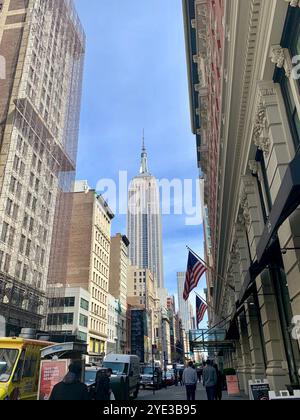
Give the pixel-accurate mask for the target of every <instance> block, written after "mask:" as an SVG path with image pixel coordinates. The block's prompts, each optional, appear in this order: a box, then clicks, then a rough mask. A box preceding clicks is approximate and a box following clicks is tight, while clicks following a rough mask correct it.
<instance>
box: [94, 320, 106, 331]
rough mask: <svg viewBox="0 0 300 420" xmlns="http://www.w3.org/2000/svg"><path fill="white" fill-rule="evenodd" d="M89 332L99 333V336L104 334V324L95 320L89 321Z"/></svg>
mask: <svg viewBox="0 0 300 420" xmlns="http://www.w3.org/2000/svg"><path fill="white" fill-rule="evenodd" d="M91 330H92V331H97V332H98V333H101V334H106V331H107V328H106V324H104V323H103V322H100V321H97V320H95V319H91Z"/></svg>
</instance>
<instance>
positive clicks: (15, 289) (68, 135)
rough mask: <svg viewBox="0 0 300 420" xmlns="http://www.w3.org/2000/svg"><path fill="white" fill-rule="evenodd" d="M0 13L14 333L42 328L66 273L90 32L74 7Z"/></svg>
mask: <svg viewBox="0 0 300 420" xmlns="http://www.w3.org/2000/svg"><path fill="white" fill-rule="evenodd" d="M0 6H1V7H0V57H2V58H4V61H5V70H6V71H5V73H6V77H5V78H4V79H3V78H2V77H1V78H0V92H1V95H0V314H1V315H3V316H4V317H5V318H6V322H7V326H8V331H7V333H18V332H19V330H20V328H22V327H33V328H35V327H37V328H39V327H40V325H41V321H42V318H43V315H44V309H45V292H46V283H47V279H48V273H49V276H50V277H51V276H52V277H56V276H55V275H56V273H58V272H61V271H62V268H63V267H65V264H64V262H63V256H64V254H63V253H62V252H61V250H62V247H63V246H64V244H65V239H64V238H65V237H66V235H65V233H66V230H67V227H68V219H69V215H70V213H69V210H70V205H69V204H70V202H69V199H68V198H67V197H68V196H69V194H68V193H69V192H70V191H71V189H72V183H73V180H74V174H75V169H76V158H77V143H78V126H79V114H80V101H81V85H82V69H83V58H84V50H85V35H84V32H83V29H82V26H81V24H80V22H79V18H78V16H77V14H76V11H75V8H74V5H73V1H72V0H59V1H58V0H57V1H48V0H29V1H28V0H4V1H0ZM2 61H3V60H2ZM51 249H52V250H55V252H53V253H52V256H51V255H50V251H51ZM50 261H52V262H53V264H50V267H51V266H52V269H50V270H49V262H50ZM56 281H57V280H56Z"/></svg>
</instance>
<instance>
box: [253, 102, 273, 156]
mask: <svg viewBox="0 0 300 420" xmlns="http://www.w3.org/2000/svg"><path fill="white" fill-rule="evenodd" d="M253 142H254V144H255V146H257V147H258V149H259V150H262V151H263V152H264V153H265V154H266V155H267V156H268V155H269V153H270V145H271V142H270V139H269V133H268V128H267V116H266V107H265V106H264V104H263V103H262V101H260V102H259V104H258V107H257V110H256V116H255V121H254V128H253Z"/></svg>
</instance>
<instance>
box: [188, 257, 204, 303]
mask: <svg viewBox="0 0 300 420" xmlns="http://www.w3.org/2000/svg"><path fill="white" fill-rule="evenodd" d="M206 271H207V268H206V267H205V266H204V265H203V264H202V263H201V262H200V261H199V260H198V258H196V257H195V255H194V254H192V253H191V252H190V253H189V259H188V265H187V271H186V278H185V286H184V293H183V299H184V300H188V298H189V296H190V293H191V291H192V290H194V289H195V288H196V287H197V286H198V283H199V281H200V279H201V277H202V276H203V274H204V273H205V272H206Z"/></svg>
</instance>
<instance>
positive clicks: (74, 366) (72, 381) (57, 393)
mask: <svg viewBox="0 0 300 420" xmlns="http://www.w3.org/2000/svg"><path fill="white" fill-rule="evenodd" d="M81 373H82V367H81V364H80V363H76V362H74V363H71V365H70V366H69V373H68V374H67V375H66V376H65V377H64V379H63V381H62V382H60V383H58V384H57V385H55V387H54V388H53V390H52V393H51V396H50V401H88V400H89V399H90V397H89V392H88V387H87V386H86V385H85V384H83V383H82V382H81Z"/></svg>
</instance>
